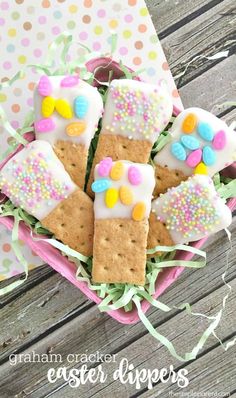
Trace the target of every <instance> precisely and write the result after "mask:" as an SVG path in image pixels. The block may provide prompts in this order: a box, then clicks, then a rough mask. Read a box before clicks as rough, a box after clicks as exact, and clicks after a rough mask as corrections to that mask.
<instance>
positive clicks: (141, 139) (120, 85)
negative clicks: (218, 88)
mask: <svg viewBox="0 0 236 398" xmlns="http://www.w3.org/2000/svg"><path fill="white" fill-rule="evenodd" d="M172 110H173V105H172V100H171V96H170V95H169V93H168V91H167V89H166V87H165V86H164V84H163V82H158V84H157V85H152V84H148V83H143V82H140V81H137V80H130V79H120V80H113V81H112V82H111V84H110V87H109V89H108V95H107V100H106V105H105V111H104V115H103V119H102V130H101V133H100V135H99V140H98V146H97V149H96V152H95V157H94V160H93V166H92V170H91V173H90V178H89V182H88V186H87V192H88V194H89V195H90V196H92V197H93V196H94V195H93V193H92V191H91V184H92V182H93V178H94V168H95V165H96V164H98V163H99V162H100V161H101V160H102V159H103V158H104V157H111V158H112V159H113V160H114V161H115V160H122V159H123V160H129V161H132V162H138V163H148V160H149V157H150V153H151V149H152V146H153V144H154V142H155V141H156V140H157V138H158V136H159V134H160V133H161V132H162V131H163V130H164V128H165V127H166V126H167V124H168V123H169V121H170V118H171V115H172Z"/></svg>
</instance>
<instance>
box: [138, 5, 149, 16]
mask: <svg viewBox="0 0 236 398" xmlns="http://www.w3.org/2000/svg"><path fill="white" fill-rule="evenodd" d="M139 13H140V15H141V16H142V17H146V16H147V15H148V9H147V8H146V7H143V8H141V9H140V11H139Z"/></svg>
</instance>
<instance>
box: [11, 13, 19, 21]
mask: <svg viewBox="0 0 236 398" xmlns="http://www.w3.org/2000/svg"><path fill="white" fill-rule="evenodd" d="M11 17H12V19H14V21H17V19H19V18H20V14H19V12H17V11H14V12H12V14H11Z"/></svg>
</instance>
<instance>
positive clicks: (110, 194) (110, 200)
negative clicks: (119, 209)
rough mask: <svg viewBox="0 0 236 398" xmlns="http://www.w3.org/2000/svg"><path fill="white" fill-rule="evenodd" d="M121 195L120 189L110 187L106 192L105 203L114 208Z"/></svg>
mask: <svg viewBox="0 0 236 398" xmlns="http://www.w3.org/2000/svg"><path fill="white" fill-rule="evenodd" d="M118 197H119V193H118V190H117V189H116V188H109V189H108V190H107V191H106V194H105V203H106V206H107V207H108V208H109V209H112V208H113V207H114V206H115V204H116V202H117V200H118Z"/></svg>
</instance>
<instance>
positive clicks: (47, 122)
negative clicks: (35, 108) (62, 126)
mask: <svg viewBox="0 0 236 398" xmlns="http://www.w3.org/2000/svg"><path fill="white" fill-rule="evenodd" d="M34 127H35V129H36V130H37V132H38V133H47V132H48V131H52V130H54V129H55V127H56V125H55V123H54V121H53V120H52V119H51V118H46V119H41V120H38V121H37V122H35V123H34Z"/></svg>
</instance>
